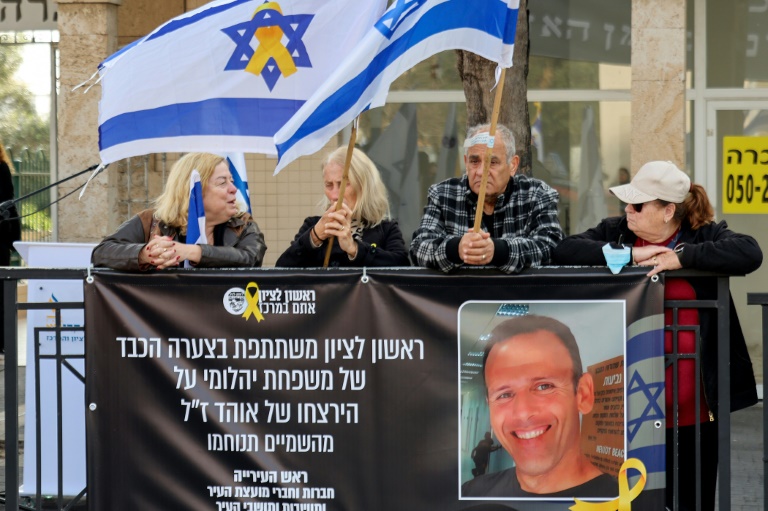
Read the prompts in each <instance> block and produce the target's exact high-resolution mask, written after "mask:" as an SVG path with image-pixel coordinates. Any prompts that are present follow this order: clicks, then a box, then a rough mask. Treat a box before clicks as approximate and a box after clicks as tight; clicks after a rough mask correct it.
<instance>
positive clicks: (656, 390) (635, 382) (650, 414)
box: [627, 371, 664, 442]
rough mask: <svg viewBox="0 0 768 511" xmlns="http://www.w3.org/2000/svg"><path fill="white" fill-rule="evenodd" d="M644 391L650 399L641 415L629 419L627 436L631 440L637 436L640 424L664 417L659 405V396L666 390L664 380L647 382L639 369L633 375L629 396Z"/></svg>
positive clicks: (628, 388) (628, 389)
mask: <svg viewBox="0 0 768 511" xmlns="http://www.w3.org/2000/svg"><path fill="white" fill-rule="evenodd" d="M638 392H642V393H643V394H644V395H645V397H646V399H647V400H648V402H647V405H646V406H645V409H644V410H643V413H641V414H640V417H638V418H636V419H632V420H630V421H627V437H628V440H629V441H630V442H632V440H633V439H634V438H635V435H636V434H637V432H638V431H639V430H640V426H642V425H643V423H644V422H649V421H656V420H661V419H663V418H664V411H663V410H662V409H661V406H659V396H661V394H662V392H664V382H657V383H648V384H646V383H645V380H643V377H642V376H640V373H639V372H638V371H635V373H634V374H633V375H632V378H631V379H630V381H629V386H628V387H627V397H629V396H631V395H632V394H637V393H638Z"/></svg>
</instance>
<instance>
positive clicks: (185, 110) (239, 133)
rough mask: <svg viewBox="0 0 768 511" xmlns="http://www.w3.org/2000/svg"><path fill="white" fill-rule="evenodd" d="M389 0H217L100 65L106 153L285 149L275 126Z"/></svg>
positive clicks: (108, 158) (108, 157)
mask: <svg viewBox="0 0 768 511" xmlns="http://www.w3.org/2000/svg"><path fill="white" fill-rule="evenodd" d="M385 6H386V0H333V1H318V0H280V1H279V2H277V1H270V2H264V0H214V1H213V2H209V3H207V4H206V5H204V6H202V7H200V8H198V9H196V10H193V11H190V12H188V13H186V14H183V15H182V16H179V17H177V18H174V19H172V20H170V21H168V22H167V23H165V24H163V25H161V26H160V27H158V28H157V29H155V30H154V31H153V32H152V33H150V34H149V35H147V36H146V37H143V38H142V39H139V40H138V41H136V42H134V43H133V44H131V45H128V46H126V47H125V48H123V49H122V50H120V51H119V52H117V53H115V54H113V55H112V56H110V57H109V58H107V59H106V60H105V61H104V62H102V63H101V65H100V66H99V74H100V77H99V80H100V81H101V101H100V102H99V152H100V155H101V160H102V163H111V162H113V161H116V160H120V159H122V158H127V157H130V156H137V155H142V154H148V153H158V152H192V151H208V152H211V153H217V154H223V153H228V152H255V153H264V154H277V152H276V149H275V146H274V141H273V136H274V134H275V133H276V132H277V130H278V129H279V128H281V127H282V126H283V124H284V123H285V122H286V121H287V120H288V119H290V118H291V116H293V114H294V113H295V112H296V111H297V110H298V109H299V108H300V107H301V105H302V104H303V103H304V102H305V101H306V99H307V98H309V96H310V95H312V93H314V91H315V90H316V88H317V84H318V83H322V82H323V81H325V79H326V78H327V77H328V75H329V74H330V73H331V72H332V71H333V70H334V69H336V66H337V65H338V62H339V59H342V58H344V57H345V56H346V55H347V53H348V52H350V51H351V50H352V49H354V48H355V47H356V46H357V44H358V42H359V40H360V38H362V37H363V36H364V35H365V34H366V33H367V31H368V29H369V28H370V27H371V26H373V23H375V22H376V20H377V19H378V18H379V16H380V15H381V13H382V12H384V8H385Z"/></svg>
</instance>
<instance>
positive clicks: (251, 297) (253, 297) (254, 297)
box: [243, 282, 264, 323]
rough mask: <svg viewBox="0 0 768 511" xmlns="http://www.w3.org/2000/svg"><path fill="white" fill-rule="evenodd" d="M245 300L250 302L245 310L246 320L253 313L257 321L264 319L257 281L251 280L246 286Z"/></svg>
mask: <svg viewBox="0 0 768 511" xmlns="http://www.w3.org/2000/svg"><path fill="white" fill-rule="evenodd" d="M245 301H246V302H248V308H247V309H245V312H243V317H244V318H245V320H246V321H248V318H250V317H251V315H253V316H254V317H255V318H256V321H257V322H259V323H260V322H262V321H264V316H263V315H262V314H261V311H260V310H259V285H258V284H256V283H255V282H249V283H248V285H247V286H245Z"/></svg>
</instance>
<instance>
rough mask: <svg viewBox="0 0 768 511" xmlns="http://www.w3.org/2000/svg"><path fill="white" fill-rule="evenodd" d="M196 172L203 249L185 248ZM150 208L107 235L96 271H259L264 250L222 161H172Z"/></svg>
mask: <svg viewBox="0 0 768 511" xmlns="http://www.w3.org/2000/svg"><path fill="white" fill-rule="evenodd" d="M193 170H197V171H198V172H199V173H200V183H201V185H202V188H203V207H204V209H205V235H206V239H207V240H208V242H207V243H206V244H201V245H197V244H193V243H188V242H187V239H186V235H187V215H188V211H189V181H190V176H191V175H192V171H193ZM155 206H156V208H155V209H148V210H145V211H142V212H141V213H139V214H138V215H136V216H135V217H133V218H131V219H130V220H128V221H127V222H125V223H124V224H123V225H121V226H120V227H119V228H118V229H117V231H116V232H115V233H114V234H111V235H109V236H107V237H106V238H105V239H104V241H102V242H101V243H100V244H99V245H98V246H97V247H96V248H95V249H94V250H93V254H92V256H91V259H92V261H93V264H94V265H95V266H106V267H109V268H114V269H116V270H149V269H157V270H163V269H165V268H172V267H175V266H179V265H180V264H182V263H183V262H184V261H189V262H190V263H191V264H192V265H193V266H196V267H198V268H203V267H208V268H211V267H219V268H234V267H253V266H261V263H262V261H263V259H264V252H266V250H267V246H266V245H265V244H264V236H263V235H262V234H261V231H260V230H259V227H258V225H256V222H254V221H253V219H252V218H251V215H250V214H248V213H247V212H246V211H245V210H244V208H243V206H242V205H241V204H239V203H238V201H237V188H236V187H235V185H234V181H233V179H232V174H231V173H230V171H229V165H227V161H226V159H224V158H223V157H221V156H218V155H215V154H210V153H189V154H187V155H185V156H183V157H182V158H181V159H180V160H179V161H177V162H176V163H175V164H174V165H173V167H172V168H171V172H170V174H169V175H168V182H167V183H166V185H165V190H164V191H163V193H162V194H161V195H160V197H158V198H157V200H156V201H155Z"/></svg>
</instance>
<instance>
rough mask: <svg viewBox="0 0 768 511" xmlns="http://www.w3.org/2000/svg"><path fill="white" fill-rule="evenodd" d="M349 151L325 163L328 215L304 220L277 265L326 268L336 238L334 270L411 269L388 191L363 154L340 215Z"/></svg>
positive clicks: (356, 156)
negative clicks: (391, 213)
mask: <svg viewBox="0 0 768 511" xmlns="http://www.w3.org/2000/svg"><path fill="white" fill-rule="evenodd" d="M346 151H347V149H346V147H339V148H338V149H336V150H335V151H333V152H332V153H331V154H329V155H328V156H327V157H326V158H325V160H324V161H323V186H324V190H325V199H326V200H325V201H324V202H325V206H324V208H325V213H323V215H322V216H311V217H308V218H306V219H305V220H304V224H303V225H302V226H301V228H299V232H298V234H296V237H295V238H294V240H293V243H291V246H290V247H288V249H287V250H286V251H285V252H283V254H282V255H281V256H280V258H279V259H278V260H277V263H276V266H278V267H294V268H295V267H313V266H322V265H323V262H324V259H325V252H326V248H325V247H326V246H327V243H329V242H330V240H331V239H332V238H335V239H334V241H333V248H332V249H331V259H330V262H329V266H333V267H343V266H408V264H409V263H408V252H407V250H406V248H405V241H404V240H403V234H402V232H400V227H399V226H398V225H397V221H395V220H392V219H390V217H389V199H388V198H387V189H386V188H385V187H384V183H383V182H382V180H381V176H380V175H379V170H378V169H377V168H376V165H375V164H374V163H373V161H371V159H370V158H369V157H368V156H367V155H366V154H365V153H364V152H363V151H361V150H360V149H354V151H353V153H352V162H351V165H350V168H349V183H348V184H347V187H346V190H345V193H344V202H343V204H342V207H341V209H339V210H338V211H336V202H337V201H338V198H339V193H340V190H341V177H342V174H343V172H344V160H345V158H346Z"/></svg>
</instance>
